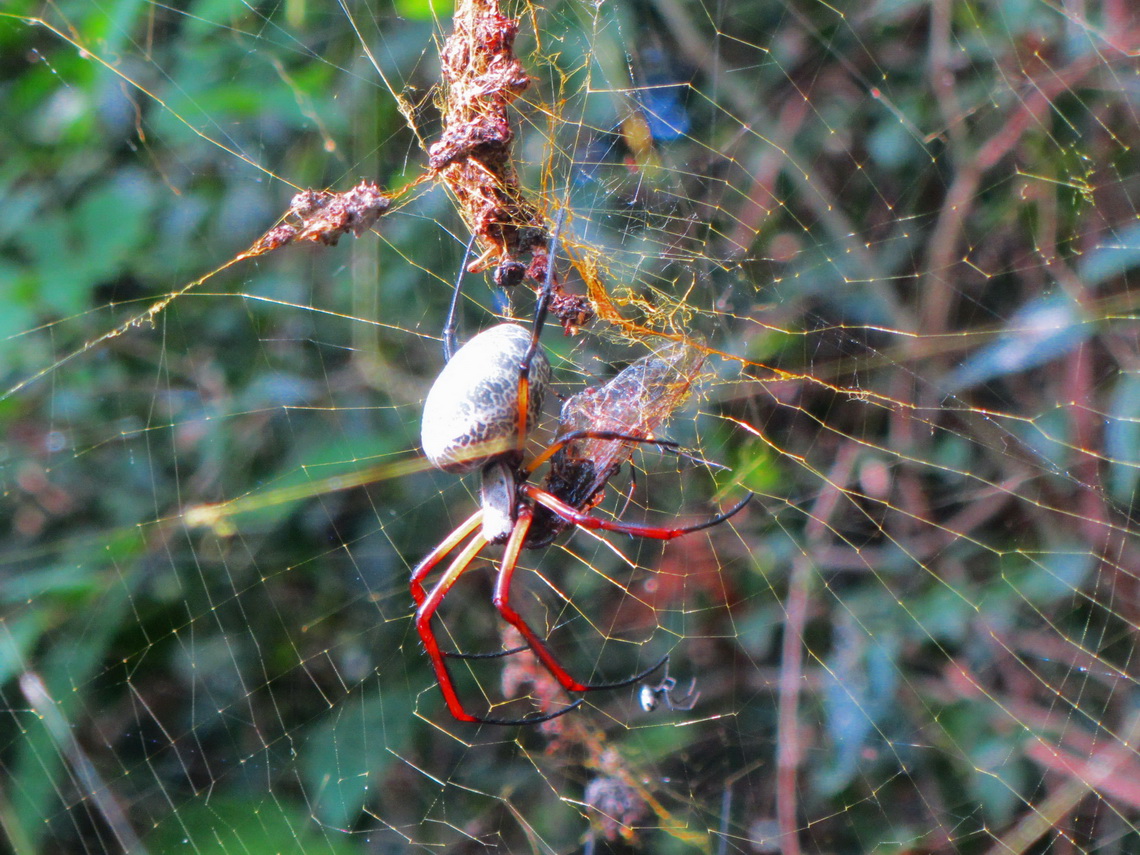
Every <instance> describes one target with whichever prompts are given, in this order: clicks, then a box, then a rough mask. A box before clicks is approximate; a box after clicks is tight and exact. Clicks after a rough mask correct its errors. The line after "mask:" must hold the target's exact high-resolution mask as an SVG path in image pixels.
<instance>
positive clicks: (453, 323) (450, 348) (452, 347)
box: [443, 232, 479, 362]
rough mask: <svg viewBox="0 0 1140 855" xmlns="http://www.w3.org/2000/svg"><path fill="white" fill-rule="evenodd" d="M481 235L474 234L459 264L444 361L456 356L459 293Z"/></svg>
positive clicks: (449, 313)
mask: <svg viewBox="0 0 1140 855" xmlns="http://www.w3.org/2000/svg"><path fill="white" fill-rule="evenodd" d="M478 237H479V235H478V233H477V232H473V233H472V235H471V240H469V241H467V249H466V250H464V251H463V261H462V262H460V264H459V275H458V276H457V277H455V287H454V288H453V289H452V291H451V305H450V306H448V308H447V323H446V324H444V326H443V361H444V362H451V357H453V356H454V355H455V351H456V343H457V342H456V341H455V330H456V329H457V328H458V327H459V292H460V290H461V288H462V286H463V275H464V274H465V273H466V272H467V259H469V258H470V257H471V252H472V250H474V249H475V240H476V238H478Z"/></svg>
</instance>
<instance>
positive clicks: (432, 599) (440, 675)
mask: <svg viewBox="0 0 1140 855" xmlns="http://www.w3.org/2000/svg"><path fill="white" fill-rule="evenodd" d="M481 516H482V512H477V513H475V514H474V515H473V516H472V518H471V519H469V520H467V522H465V523H464V524H463V525H461V526H460V527H459V528H458V529H456V530H455V531H454V532H453V533H452V534H451V535H450V536H449V537H448V538H447V540H446V541H445V542H444V544H448V543H450V546H449V547H448V548H447V549H443V546H444V544H441V546H440V548H437V549H435V550H434V551H433V552H432V554H431V555H429V556H428V559H431V558H434V559H435V560H434V562H431V563H429V561H428V559H425V560H424V561H423V562H421V564H420V566H419V567H417V568H416V572H415V575H416V576H418V579H417V585H419V586H420V592H421V594H422V590H423V589H422V582H423V577H424V576H426V575H427V573H428V572H430V571H431V569H432V567H433V566H434V565H435V564H438V563H439V561H440V559H442V558H443V557H444V556H445V555H446V554H447V553H448V552H449V551H450V550H451V548H454V546H455V544H456V543H458V542H459V541H462V539H463V536H465V535H461V536H459V537H458V539H457V538H456V535H459V534H460V532H462V531H464V530H465V529H466V530H467V531H466V534H470V533H471V530H473V529H474V528H475V527H476V526H477V525H478V523H479V520H478V518H479V517H481ZM473 521H474V522H473ZM486 545H487V539H486V538H485V537H483V535H482V534H475V536H474V537H472V538H471V541H470V542H469V543H468V544H467V546H465V547H463V549H462V550H461V551H460V553H459V554H458V555H456V556H455V558H454V559H453V560H452V562H451V565H450V566H449V567H448V568H447V570H446V572H444V574H443V576H441V577H440V579H439V581H438V582H436V584H435V587H433V588H432V589H431V591H430V592H429V593H428V594H427V596H426V597H423V598H422V600H417V602H419V607H418V608H417V609H416V631H417V632H418V633H419V634H420V640H421V641H422V642H423V645H424V649H425V650H427V653H428V656H429V657H430V658H431V665H432V669H433V670H434V671H435V679H436V682H437V683H439V690H440V692H442V693H443V700H444V702H445V703H446V704H447V708H448V710H449V711H450V712H451V714H452V716H454V717H455V718H456V719H458V720H459V721H468V722H472V723H475V724H501V725H515V724H541V723H542V722H544V721H550V719H552V718H557V717H558V716H560V715H565V714H566V713H568V712H570V711H571V710H573V709H577V708H578V707H579V706H581V705H582V700H581V699H579V700H577V701H575V702H574V703H573V704H571V705H570V706H568V707H566V708H565V709H561V710H558V712H555V713H551V714H549V715H540V716H527V717H525V718H519V719H497V718H483V717H480V716H474V715H471V713H469V712H467V711H466V710H465V709H464V708H463V703H462V702H461V701H460V700H459V693H458V692H456V691H455V682H454V681H453V680H452V679H451V671H449V670H448V667H447V659H446V657H445V656H444V653H443V651H442V650H441V649H440V646H439V642H438V641H437V640H436V637H435V632H434V631H433V630H432V628H431V619H432V618H433V617H434V616H435V613H436V611H437V610H438V609H439V605H440V603H442V602H443V598H444V597H445V596H447V592H448V591H450V590H451V587H452V585H454V584H455V583H456V582H457V581H458V579H459V577H460V576H462V575H463V574H464V573H466V572H467V569H468V568H469V567H470V566H471V562H472V561H474V560H475V556H477V555H478V554H479V553H480V552H481V551H482V549H483V547H484V546H486ZM425 565H426V566H425ZM413 596H415V594H414V593H413Z"/></svg>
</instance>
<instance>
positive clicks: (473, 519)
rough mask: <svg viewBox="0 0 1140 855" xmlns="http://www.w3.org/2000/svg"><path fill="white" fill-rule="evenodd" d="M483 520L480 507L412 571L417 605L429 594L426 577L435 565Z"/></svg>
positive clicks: (414, 598)
mask: <svg viewBox="0 0 1140 855" xmlns="http://www.w3.org/2000/svg"><path fill="white" fill-rule="evenodd" d="M482 522H483V509H482V508H480V509H479V510H477V511H476V512H475V513H473V514H472V515H471V516H470V517H468V518H467V519H466V520H465V521H464V522H462V523H460V524H459V527H458V528H457V529H455V531H453V532H452V533H451V534H449V535H448V536H447V537H446V538H444V539H443V541H442V542H441V543H440V544H439V546H437V547H436V548H435V549H433V550H432V551H431V552H429V553H428V554H427V555H426V556H425V557H424V558H423V560H422V561H420V563H419V564H417V565H416V569H415V570H413V571H412V578H411V583H410V587H411V589H412V599H413V600H415V601H416V606H417V607H419V606H421V605H422V604H423V601H424V598H425V597H426V596H427V594H425V593H424V579H426V578H427V577H428V574H429V573H431V571H432V570H434V569H435V565H437V564H439V562H440V561H442V560H443V559H444V558H446V557H447V553H449V552H451V550H453V549H455V547H457V546H458V545H459V544H460V543H462V542H463V540H464V538H466V537H467V536H468V535H469V534H471V532H473V531H475V529H477V528H478V527H479V524H480V523H482Z"/></svg>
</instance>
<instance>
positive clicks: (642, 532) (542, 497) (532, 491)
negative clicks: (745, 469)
mask: <svg viewBox="0 0 1140 855" xmlns="http://www.w3.org/2000/svg"><path fill="white" fill-rule="evenodd" d="M522 491H523V492H524V493H526V495H528V496H529V497H530V498H531V499H533V500H534V501H536V502H538V503H539V504H540V505H542V506H543V507H545V508H549V509H550V510H551V511H553V512H554V513H556V514H557V515H558V516H560V517H562V519H564V520H566V521H567V522H569V523H573V524H574V525H576V526H581V527H582V528H588V529H601V530H602V531H616V532H620V533H622V534H629V535H633V536H634V537H646V538H650V539H652V540H672V539H673V538H675V537H680V536H681V535H683V534H690V533H691V532H694V531H702V530H703V529H706V528H712V527H713V526H714V525H720V524H721V523H722V522H724V521H725V520H727V519H729V518H730V517H732V516H733V515H734V514H736V513H738V512H739V511H740V510H741V509H742V508H743V507H744V506H745V505H747V504H748V503H749V502H750V501H752V497H753V495H754V494H753V493H749V494H748V495H747V496H745V497H744V498H743V499H741V500H740V501H739V502H737V503H736V504H735V505H733V506H732V507H731V508H729V509H728V510H727V511H725V512H724V513H720V514H717V515H716V516H715V517H712V518H711V519H707V520H705V521H704V522H702V523H697V524H695V525H686V526H679V527H677V528H666V527H664V526H651V525H638V524H637V523H623V522H616V521H614V520H603V519H599V518H598V517H595V516H591V515H590V514H588V513H586V512H585V511H580V510H578V509H577V508H574V507H571V506H570V505H568V504H566V503H565V502H564V501H562V500H561V499H559V498H558V497H557V496H553V495H551V494H550V493H548V492H546V490H543V489H541V488H540V487H536V486H534V485H533V484H527V485H525V486H523V487H522Z"/></svg>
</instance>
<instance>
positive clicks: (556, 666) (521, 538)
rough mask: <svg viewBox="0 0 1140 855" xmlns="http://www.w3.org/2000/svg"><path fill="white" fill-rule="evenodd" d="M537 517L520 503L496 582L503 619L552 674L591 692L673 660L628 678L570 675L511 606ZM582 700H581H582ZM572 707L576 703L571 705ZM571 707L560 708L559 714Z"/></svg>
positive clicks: (573, 687) (561, 682)
mask: <svg viewBox="0 0 1140 855" xmlns="http://www.w3.org/2000/svg"><path fill="white" fill-rule="evenodd" d="M533 518H534V509H533V508H532V507H531V506H530V505H528V504H525V503H524V504H521V505H519V518H518V522H517V523H516V524H515V528H514V530H513V531H512V532H511V539H510V540H508V541H507V546H506V548H505V550H504V551H503V561H502V564H501V566H500V569H499V578H498V580H497V581H496V582H495V598H494V603H495V608H496V609H498V610H499V614H501V615H502V616H503V620H505V621H506V622H507V623H509V624H510V625H511V626H513V627H514V628H515V629H517V630H518V631H519V633H520V634H521V635H522V637H523V638H524V639H526V643H527V646H528V647H530V649H531V650H532V651H533V652H534V655H535V656H537V657H538V659H539V661H540V662H542V664H543V666H544V667H545V668H546V670H547V671H549V672H550V674H551V676H553V677H554V679H555V680H557V681H558V683H559V685H561V686H562V688H563V689H565V690H566V691H568V692H589V691H592V690H594V689H620V688H622V687H623V686H632V685H633V684H634V683H639V682H641V681H642V680H644V679H645V678H646V677H648V676H649V675H650V674H652V673H653V672H654V671H656V670H658V669H659V668H660V667H661V666H662V665H664V664H665V663H666V662H668V661H669V656H668V654H666V655H665V656H664V657H663V658H662V659H661V661H660V662H657V663H656V664H654V665H653V666H652V667H650V668H647V669H645V670H644V671H642V672H641V673H639V674H634V675H633V676H632V677H629V678H628V679H625V680H619V681H618V682H616V683H582V682H580V681H578V680H575V679H574V678H573V677H571V676H570V674H569V672H568V671H567V670H566V669H565V668H563V667H562V665H561V663H559V661H558V660H557V659H556V658H555V657H554V654H553V653H551V651H550V648H549V647H547V646H546V642H545V641H543V640H542V639H541V638H540V637H539V636H538V633H536V632H535V631H534V630H533V629H531V628H530V625H529V624H528V623H527V622H526V621H525V620H524V619H523V616H522V615H520V614H519V613H518V612H516V611H515V610H514V609H513V608H512V607H511V579H512V578H513V577H514V574H515V568H516V567H518V558H519V552H521V551H522V547H523V544H524V543H525V542H526V535H527V531H529V529H530V522H531V520H532V519H533ZM578 703H581V700H579V701H578ZM571 709H572V707H571ZM567 711H568V710H559V711H558V713H556V715H562V713H564V712H567ZM528 721H529V720H528Z"/></svg>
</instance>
